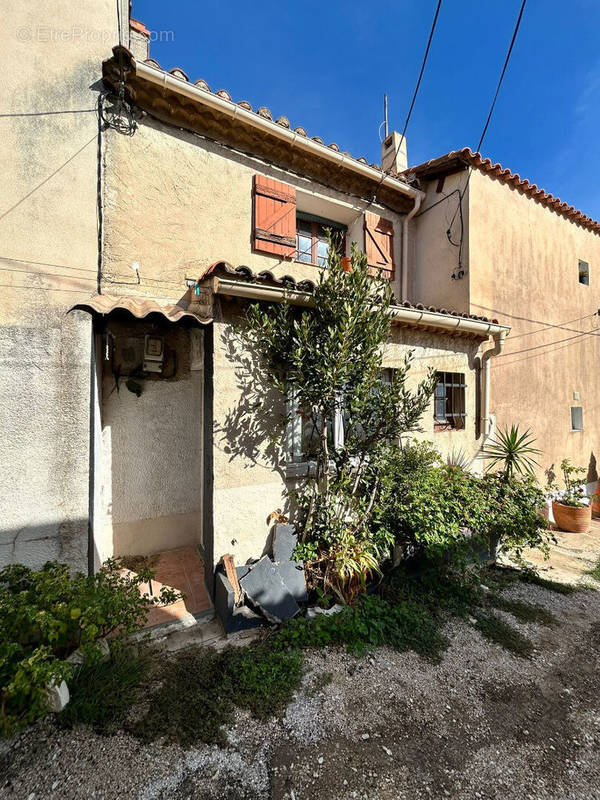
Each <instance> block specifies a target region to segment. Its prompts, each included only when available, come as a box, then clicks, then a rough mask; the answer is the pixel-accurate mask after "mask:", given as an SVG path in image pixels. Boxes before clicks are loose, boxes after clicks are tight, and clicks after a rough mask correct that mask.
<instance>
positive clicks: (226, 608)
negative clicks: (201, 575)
mask: <svg viewBox="0 0 600 800" xmlns="http://www.w3.org/2000/svg"><path fill="white" fill-rule="evenodd" d="M237 569H240V568H239V567H236V570H237ZM249 571H250V570H249V569H248V570H247V572H249ZM247 572H246V574H247ZM238 577H239V573H238ZM215 612H216V614H217V616H218V617H219V619H220V620H221V623H222V624H223V627H224V628H225V633H237V632H238V631H245V630H248V629H250V628H258V627H259V626H261V625H263V624H264V620H263V618H262V617H261V616H259V615H258V614H255V613H254V611H252V609H250V608H248V607H247V606H239V607H236V606H235V592H234V590H233V586H232V585H231V583H230V582H229V580H228V578H227V575H224V574H223V573H222V572H217V576H216V580H215Z"/></svg>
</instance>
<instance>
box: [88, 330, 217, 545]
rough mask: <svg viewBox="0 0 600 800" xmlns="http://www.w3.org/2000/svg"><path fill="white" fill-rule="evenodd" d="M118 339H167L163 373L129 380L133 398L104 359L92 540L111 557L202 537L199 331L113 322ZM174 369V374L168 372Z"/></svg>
mask: <svg viewBox="0 0 600 800" xmlns="http://www.w3.org/2000/svg"><path fill="white" fill-rule="evenodd" d="M108 330H109V331H110V334H111V336H114V337H115V341H116V342H117V344H118V343H119V341H121V342H123V345H124V347H125V348H127V347H129V348H130V349H131V342H132V341H135V340H136V339H137V340H140V345H141V343H142V342H143V337H144V335H145V334H146V333H148V334H152V335H155V336H156V335H158V336H159V335H162V336H164V337H165V349H166V351H167V354H168V358H167V359H166V360H165V368H164V371H163V374H162V375H158V374H157V375H147V376H146V377H145V378H135V381H136V382H137V383H138V385H139V386H140V387H141V395H140V397H137V396H136V395H135V394H134V393H132V392H130V391H129V390H128V389H127V386H126V380H127V376H126V374H125V372H124V369H123V366H122V365H120V364H118V363H117V362H118V352H119V350H117V355H116V356H115V357H114V358H115V368H116V369H117V372H118V373H120V378H119V391H117V390H116V382H115V377H114V376H113V374H111V369H110V368H109V366H108V365H107V362H104V369H103V381H102V442H101V466H100V480H99V487H98V489H99V492H100V518H99V520H98V526H97V529H98V536H97V542H98V544H97V546H98V550H99V553H100V556H101V560H104V559H105V558H107V557H108V556H111V555H142V554H150V553H156V552H160V551H161V550H170V549H173V548H175V547H183V546H185V545H193V544H201V543H202V482H203V474H202V413H203V412H202V391H203V380H204V375H203V368H202V362H201V361H199V362H197V363H195V364H191V363H190V352H191V350H192V342H191V339H192V337H198V338H199V339H200V342H199V343H197V344H195V345H194V349H195V350H196V351H198V350H199V348H200V347H201V337H202V331H201V330H199V329H186V328H183V327H173V326H170V327H168V326H167V325H166V324H165V325H163V326H162V327H161V326H159V325H158V324H156V323H154V324H152V323H149V322H148V321H144V320H140V321H132V320H131V319H129V320H126V319H125V320H124V321H119V322H117V321H111V322H109V323H108ZM173 369H175V370H176V371H175V373H174V374H172V373H173Z"/></svg>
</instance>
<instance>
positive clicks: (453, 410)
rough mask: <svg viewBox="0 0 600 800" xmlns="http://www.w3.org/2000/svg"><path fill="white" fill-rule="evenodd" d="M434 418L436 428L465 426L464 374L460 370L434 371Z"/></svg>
mask: <svg viewBox="0 0 600 800" xmlns="http://www.w3.org/2000/svg"><path fill="white" fill-rule="evenodd" d="M436 377H437V383H436V386H435V395H434V397H435V405H434V412H433V416H434V420H435V428H436V430H450V429H452V428H456V429H461V428H464V427H465V417H466V413H465V389H466V384H465V376H464V375H463V374H462V373H460V372H436Z"/></svg>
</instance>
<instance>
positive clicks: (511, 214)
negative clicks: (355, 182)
mask: <svg viewBox="0 0 600 800" xmlns="http://www.w3.org/2000/svg"><path fill="white" fill-rule="evenodd" d="M402 176H403V177H404V179H405V180H407V181H408V182H409V183H411V184H414V185H418V186H419V187H420V189H421V190H422V191H424V192H425V199H424V201H423V203H422V205H421V208H420V210H419V213H418V214H417V215H416V216H415V237H414V241H415V257H414V261H413V265H414V269H413V270H412V271H411V272H410V274H409V276H408V295H407V297H408V300H409V301H410V302H412V303H424V302H428V303H434V304H436V305H443V306H446V307H451V308H456V309H460V310H462V311H465V312H468V313H470V314H487V315H491V316H492V317H498V318H499V319H501V320H502V321H503V322H505V323H506V324H507V325H510V327H511V334H510V337H508V339H506V342H505V343H504V345H503V347H502V351H501V352H500V353H498V355H497V357H496V358H494V360H493V364H492V366H491V369H489V370H488V372H487V378H486V376H484V380H485V379H487V380H488V381H490V384H491V392H490V393H489V394H488V396H491V397H492V398H493V401H492V405H491V406H490V407H489V408H488V409H484V411H483V415H482V416H483V420H482V424H483V426H484V431H483V432H484V434H488V433H489V432H490V431H492V432H493V430H494V429H498V428H500V429H502V428H504V427H506V426H510V425H512V424H518V425H519V427H520V429H521V430H525V429H526V428H530V429H531V431H532V433H533V434H534V436H535V437H536V439H537V446H538V447H539V448H540V449H541V451H542V453H541V455H540V456H539V458H538V461H539V463H540V469H539V477H540V479H541V480H542V481H545V479H546V476H547V475H549V476H550V477H551V476H552V474H553V473H560V462H561V461H562V459H563V458H569V459H570V460H571V461H572V462H573V463H575V464H578V465H581V466H586V467H588V491H590V492H593V491H594V489H595V483H596V480H597V478H598V475H597V471H596V459H597V457H598V452H599V448H600V432H599V431H598V426H597V424H596V418H597V399H596V398H597V396H598V390H599V389H600V379H599V377H598V371H597V369H596V365H597V364H598V357H599V353H600V350H599V343H600V338H599V336H600V319H599V314H600V223H599V222H597V221H596V220H593V219H591V218H590V217H588V216H586V215H585V214H583V213H582V212H581V211H578V210H577V209H575V208H573V206H569V205H568V204H567V203H564V202H561V201H560V200H559V199H558V198H557V197H553V196H552V195H551V194H549V193H547V192H546V191H545V190H544V189H541V188H539V187H537V186H536V185H535V184H530V183H529V181H527V180H525V179H523V178H521V177H520V176H519V175H515V174H513V173H512V172H511V171H510V170H508V169H503V168H502V167H501V166H500V165H499V164H493V163H492V162H491V161H490V160H489V159H484V158H483V157H482V156H481V155H480V154H479V153H472V152H471V151H470V150H469V149H468V148H465V149H463V150H459V151H455V152H451V153H447V154H446V155H444V156H441V157H440V158H435V159H432V160H430V161H427V162H426V163H424V164H420V165H418V166H416V167H411V168H410V169H409V170H406V171H403V173H402Z"/></svg>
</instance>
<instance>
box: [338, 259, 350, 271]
mask: <svg viewBox="0 0 600 800" xmlns="http://www.w3.org/2000/svg"><path fill="white" fill-rule="evenodd" d="M340 261H341V263H342V269H343V270H344V272H351V271H352V259H351V258H349V257H348V256H342V258H341V259H340Z"/></svg>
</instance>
